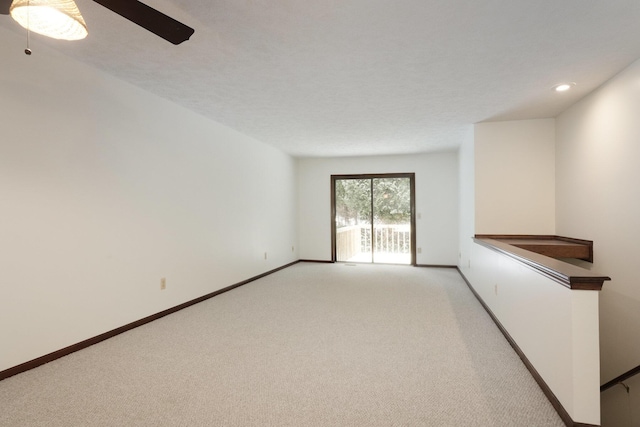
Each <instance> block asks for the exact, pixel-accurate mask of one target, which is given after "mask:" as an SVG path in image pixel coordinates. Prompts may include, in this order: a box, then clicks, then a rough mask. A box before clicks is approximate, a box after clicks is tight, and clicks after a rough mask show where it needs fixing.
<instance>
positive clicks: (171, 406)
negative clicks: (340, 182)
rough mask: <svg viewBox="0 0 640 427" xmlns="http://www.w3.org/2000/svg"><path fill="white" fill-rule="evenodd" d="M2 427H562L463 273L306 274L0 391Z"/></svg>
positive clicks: (229, 298) (107, 345) (248, 291)
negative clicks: (471, 290)
mask: <svg viewBox="0 0 640 427" xmlns="http://www.w3.org/2000/svg"><path fill="white" fill-rule="evenodd" d="M0 425H1V426H11V427H18V426H47V427H52V426H54V427H55V426H65V427H69V426H491V427H493V426H509V427H512V426H537V427H543V426H563V425H564V424H563V423H562V421H561V420H560V418H559V417H558V415H557V414H556V413H555V411H554V409H553V408H552V406H551V404H550V403H549V402H548V401H547V400H546V398H545V397H544V395H543V394H542V392H541V391H540V389H539V387H538V386H537V384H536V383H535V382H534V380H533V379H532V378H531V376H530V374H529V373H528V371H527V370H526V369H525V367H524V365H523V364H522V362H521V361H520V359H519V358H518V356H517V355H516V354H515V352H514V351H513V349H511V347H510V346H509V344H508V343H507V342H506V340H505V339H504V337H503V336H502V335H501V334H500V332H499V331H498V329H497V328H496V326H495V325H494V324H493V322H492V321H491V319H490V318H489V316H488V315H487V314H486V313H485V312H484V310H483V309H482V307H481V306H480V304H479V303H478V302H477V301H476V300H475V298H474V296H473V295H472V294H471V292H470V291H469V289H468V288H467V286H466V285H465V283H464V282H463V281H462V279H461V277H460V275H459V274H458V272H457V271H456V270H453V269H428V268H417V267H410V266H383V265H366V264H359V265H357V266H348V265H345V264H314V263H299V264H296V265H294V266H292V267H289V268H287V269H284V270H281V271H280V272H278V273H275V274H272V275H270V276H267V277H265V278H263V279H260V280H258V281H255V282H252V283H250V284H248V285H245V286H242V287H240V288H237V289H235V290H233V291H230V292H227V293H225V294H222V295H219V296H217V297H215V298H213V299H210V300H208V301H205V302H203V303H200V304H197V305H195V306H193V307H190V308H188V309H185V310H182V311H180V312H178V313H175V314H173V315H171V316H167V317H165V318H162V319H160V320H157V321H155V322H152V323H150V324H148V325H145V326H142V327H140V328H137V329H135V330H133V331H130V332H127V333H125V334H122V335H119V336H117V337H115V338H112V339H110V340H107V341H105V342H103V343H100V344H98V345H95V346H93V347H91V348H88V349H86V350H83V351H80V352H77V353H74V354H72V355H70V356H67V357H65V358H62V359H59V360H57V361H54V362H52V363H49V364H47V365H44V366H42V367H39V368H36V369H34V370H31V371H29V372H26V373H23V374H20V375H17V376H14V377H11V378H8V379H6V380H4V381H1V382H0Z"/></svg>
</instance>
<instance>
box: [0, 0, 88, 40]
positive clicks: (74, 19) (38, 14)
mask: <svg viewBox="0 0 640 427" xmlns="http://www.w3.org/2000/svg"><path fill="white" fill-rule="evenodd" d="M9 14H11V17H12V18H13V19H15V20H16V22H17V23H18V24H20V25H22V26H23V27H24V28H26V29H28V30H29V31H33V32H34V33H38V34H42V35H44V36H47V37H52V38H54V39H60V40H80V39H83V38H85V37H87V34H88V31H87V24H85V22H84V19H83V18H82V15H81V14H80V10H78V6H76V3H75V2H74V1H73V0H14V1H13V3H12V4H11V8H9Z"/></svg>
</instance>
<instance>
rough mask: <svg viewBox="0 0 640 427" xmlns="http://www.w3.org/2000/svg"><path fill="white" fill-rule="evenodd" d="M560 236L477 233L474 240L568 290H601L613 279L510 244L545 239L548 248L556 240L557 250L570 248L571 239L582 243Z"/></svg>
mask: <svg viewBox="0 0 640 427" xmlns="http://www.w3.org/2000/svg"><path fill="white" fill-rule="evenodd" d="M496 237H497V238H496ZM558 237H560V236H524V237H523V236H505V235H480V234H478V235H476V236H475V237H474V239H473V240H474V241H475V242H476V243H478V244H479V245H482V246H485V247H487V248H489V249H491V250H494V251H496V252H499V253H501V254H503V255H506V256H508V257H510V258H513V259H515V260H517V261H519V262H521V263H522V264H525V265H526V266H528V267H530V268H532V269H534V270H536V271H537V272H539V273H540V274H542V275H544V276H546V277H549V278H550V279H553V280H555V281H556V282H558V283H560V284H561V285H563V286H565V287H567V288H569V289H580V290H593V291H599V290H601V289H602V286H603V285H604V282H605V281H606V280H611V278H610V277H608V276H602V275H600V274H597V273H594V272H592V271H590V270H587V269H586V268H582V267H578V266H577V265H573V264H569V263H568V262H564V261H560V260H558V259H555V258H551V257H550V256H547V255H544V254H541V253H536V252H534V251H531V250H527V249H525V248H524V247H526V245H524V246H523V247H520V245H514V244H511V243H510V242H511V241H512V240H513V242H514V243H517V241H518V240H521V239H524V240H526V241H527V242H526V243H533V242H535V241H536V240H543V241H545V247H546V246H548V245H549V241H550V240H554V243H552V244H553V245H556V246H557V247H567V245H570V242H571V240H575V241H579V240H578V239H570V238H559V239H558ZM554 238H555V239H554ZM560 242H565V243H560ZM583 242H588V241H583ZM591 253H593V252H591ZM567 258H572V257H567Z"/></svg>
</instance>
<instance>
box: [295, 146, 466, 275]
mask: <svg viewBox="0 0 640 427" xmlns="http://www.w3.org/2000/svg"><path fill="white" fill-rule="evenodd" d="M457 162H458V160H457V153H456V152H453V151H448V152H440V153H431V154H420V155H412V156H380V157H345V158H308V159H298V199H299V206H300V208H299V212H298V215H299V226H300V228H299V238H300V258H301V259H311V260H324V261H329V260H331V175H337V174H366V173H395V172H397V173H405V172H407V173H410V172H414V173H415V174H416V175H415V176H416V183H415V185H416V212H417V213H419V214H420V216H421V219H416V244H417V247H419V248H422V253H421V254H417V263H418V264H437V265H456V264H457V259H458V164H457Z"/></svg>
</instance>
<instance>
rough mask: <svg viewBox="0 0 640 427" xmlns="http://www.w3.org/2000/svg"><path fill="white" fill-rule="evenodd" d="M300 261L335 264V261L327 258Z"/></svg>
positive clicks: (302, 260)
mask: <svg viewBox="0 0 640 427" xmlns="http://www.w3.org/2000/svg"><path fill="white" fill-rule="evenodd" d="M298 262H317V263H322V264H335V262H334V261H331V260H325V259H301V260H299V261H298Z"/></svg>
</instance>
